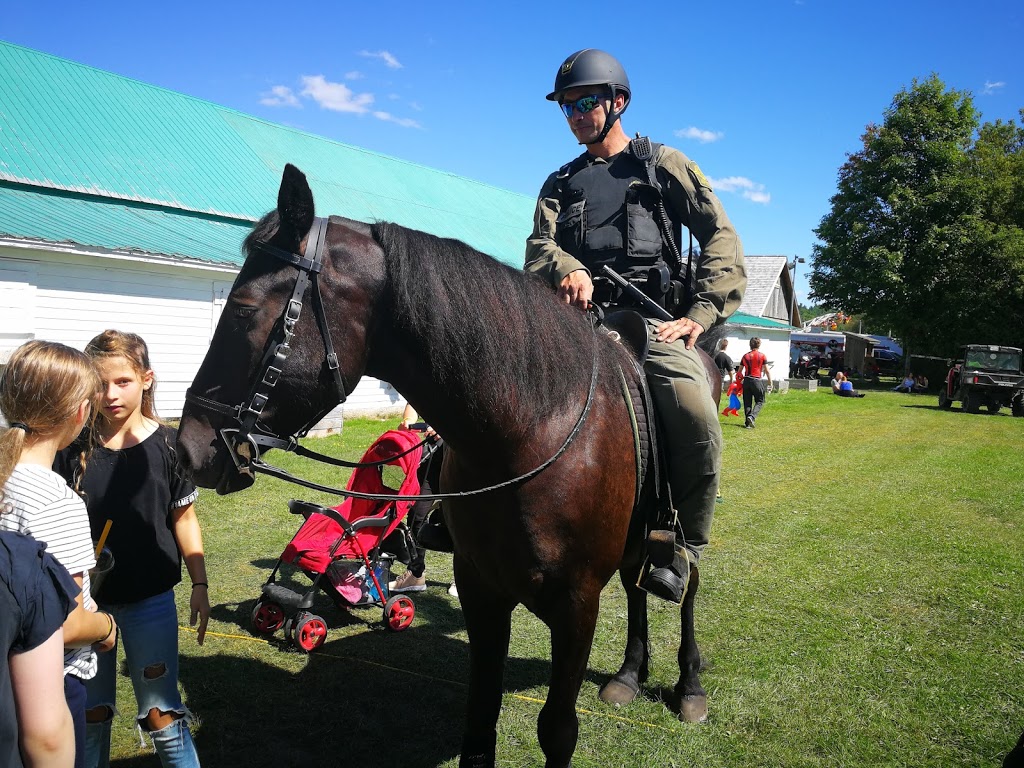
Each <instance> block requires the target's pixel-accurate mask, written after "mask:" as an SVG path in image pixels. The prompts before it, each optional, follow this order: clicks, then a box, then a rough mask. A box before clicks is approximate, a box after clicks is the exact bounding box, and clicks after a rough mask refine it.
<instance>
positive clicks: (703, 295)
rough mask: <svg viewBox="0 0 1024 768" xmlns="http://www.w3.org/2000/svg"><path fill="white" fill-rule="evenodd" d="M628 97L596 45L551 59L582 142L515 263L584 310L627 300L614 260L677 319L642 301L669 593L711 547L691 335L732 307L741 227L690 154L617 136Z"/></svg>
mask: <svg viewBox="0 0 1024 768" xmlns="http://www.w3.org/2000/svg"><path fill="white" fill-rule="evenodd" d="M630 97H631V91H630V87H629V79H628V78H627V77H626V72H625V70H624V69H623V68H622V65H621V64H620V63H619V62H618V61H617V60H616V59H615V58H614V57H612V56H610V55H609V54H607V53H605V52H604V51H599V50H596V49H593V48H588V49H585V50H582V51H577V52H576V53H574V54H572V55H571V56H570V57H569V58H567V59H566V60H565V61H564V62H563V63H562V65H561V66H560V67H559V68H558V73H557V75H556V76H555V87H554V90H552V91H551V93H549V94H548V95H547V98H548V100H550V101H556V102H558V104H559V106H560V107H561V108H562V112H563V113H564V115H565V119H566V121H567V122H568V125H569V129H570V130H571V131H572V133H573V135H574V136H575V137H576V139H577V141H578V142H579V143H580V144H581V145H584V146H585V147H586V151H585V152H584V153H583V154H581V155H580V156H579V157H577V158H576V159H575V160H573V161H572V162H570V163H568V164H566V165H564V166H563V167H562V168H560V169H559V170H558V171H556V172H555V173H552V174H551V175H550V176H549V177H548V179H547V181H545V182H544V186H543V187H542V188H541V191H540V196H539V198H538V200H537V210H536V214H535V216H534V228H533V233H532V234H531V235H530V238H529V239H528V240H527V243H526V265H525V268H526V270H527V271H529V272H533V273H535V274H537V275H539V276H540V277H541V278H543V279H544V280H546V281H547V282H548V283H549V284H550V285H551V287H552V288H554V289H555V290H556V291H557V292H558V296H559V298H560V299H561V300H563V301H565V302H566V303H568V304H572V305H575V306H578V307H580V308H581V309H586V307H587V305H588V302H590V301H592V300H593V301H595V302H600V303H603V304H604V305H606V306H610V307H617V306H633V302H631V301H630V300H629V298H628V295H627V296H624V295H621V294H620V293H619V292H618V291H616V290H615V286H614V284H613V283H611V282H610V281H608V280H607V279H602V278H601V274H602V268H603V267H605V266H610V267H611V268H612V269H613V270H614V271H615V272H617V273H619V274H620V275H622V276H623V277H626V278H627V279H629V280H630V281H631V282H633V283H634V284H636V285H638V286H639V287H640V288H641V289H642V290H643V292H644V293H645V294H646V295H647V296H648V297H650V298H651V299H652V300H654V301H655V302H656V303H658V304H659V305H660V306H661V307H663V308H665V309H666V310H668V312H669V313H670V314H671V316H672V317H673V318H676V319H674V320H671V321H664V320H660V319H656V318H655V317H653V316H652V314H653V313H651V312H650V311H645V310H643V309H641V310H640V311H641V313H642V314H644V315H645V317H646V319H647V325H648V332H649V336H650V340H651V344H650V352H649V354H648V358H647V361H646V363H645V364H644V370H645V372H646V374H647V379H648V382H649V383H650V390H651V395H652V398H653V400H654V404H655V410H656V411H658V413H659V418H660V419H661V423H662V426H663V429H662V438H661V439H662V442H661V445H662V446H663V449H664V450H666V452H667V454H668V456H667V462H666V466H667V469H668V475H669V478H668V479H669V487H670V491H671V499H672V507H674V510H673V509H672V508H669V509H667V511H666V513H663V514H662V516H661V517H662V518H663V519H661V520H659V521H658V522H657V524H655V525H654V526H653V527H654V528H655V530H653V531H652V532H651V535H650V536H649V537H648V553H649V555H650V561H651V564H652V566H654V567H653V568H652V570H651V571H650V572H649V574H648V575H647V577H646V578H645V581H644V583H643V584H642V585H641V586H643V588H644V589H646V590H647V591H648V592H650V593H652V594H654V595H657V596H658V597H662V598H664V599H666V600H671V601H672V602H676V603H678V602H681V601H682V598H683V596H684V595H685V593H686V586H687V583H688V580H689V575H690V568H691V566H693V565H696V563H697V561H698V560H699V558H700V555H701V552H702V551H703V549H704V547H705V546H707V543H708V536H709V534H710V531H711V520H712V517H713V515H714V509H715V496H716V494H717V491H718V473H719V467H720V463H721V451H722V433H721V428H720V427H719V424H718V412H717V409H716V407H715V403H714V401H713V400H712V398H711V392H710V390H709V387H708V383H707V379H706V376H705V370H704V365H703V363H702V362H701V359H700V358H699V357H698V354H697V351H696V350H695V349H694V345H695V344H696V342H697V337H698V336H700V334H701V333H703V332H704V331H705V330H707V329H709V328H711V327H713V326H714V325H717V324H718V323H721V322H723V321H724V320H725V319H726V318H727V317H729V315H731V314H732V313H733V312H734V311H735V310H736V308H737V307H738V306H739V304H740V301H741V300H742V298H743V291H744V289H745V287H746V283H747V278H746V268H745V267H744V262H743V249H742V246H741V244H740V240H739V237H738V236H737V234H736V231H735V230H734V229H733V226H732V224H731V223H730V221H729V218H728V216H726V214H725V211H724V210H723V208H722V204H721V202H720V201H719V200H718V198H717V197H716V196H715V193H714V192H712V190H711V185H710V184H709V183H708V180H707V178H705V176H704V174H703V173H701V170H700V169H699V168H698V167H697V164H696V163H694V162H693V161H691V160H690V159H689V158H687V157H686V156H685V155H684V154H682V153H681V152H679V151H677V150H675V149H672V148H670V147H666V146H664V145H659V144H652V143H651V142H650V141H649V140H648V139H646V138H640V137H639V136H638V137H637V138H636V139H634V140H632V141H631V140H630V139H629V138H628V137H627V136H626V133H625V131H624V130H623V128H622V121H621V117H622V113H623V112H625V111H626V107H628V106H629V102H630ZM683 226H686V227H687V228H688V229H689V231H690V236H691V248H690V254H692V253H693V251H692V238H696V240H697V242H698V243H699V244H700V252H699V254H698V255H697V256H696V257H691V258H688V259H686V260H684V257H683V255H682V254H681V253H680V249H679V245H678V244H679V243H681V236H682V227H683ZM595 282H596V285H595ZM676 511H677V512H676ZM676 515H678V518H676ZM666 518H667V519H666ZM680 529H681V530H680ZM670 531H671V532H674V535H673V533H669V532H670Z"/></svg>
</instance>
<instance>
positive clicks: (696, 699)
mask: <svg viewBox="0 0 1024 768" xmlns="http://www.w3.org/2000/svg"><path fill="white" fill-rule="evenodd" d="M679 719H680V720H682V721H683V722H684V723H706V722H707V721H708V697H707V696H705V695H701V694H693V695H690V696H683V697H681V698H680V699H679Z"/></svg>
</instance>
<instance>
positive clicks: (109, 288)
mask: <svg viewBox="0 0 1024 768" xmlns="http://www.w3.org/2000/svg"><path fill="white" fill-rule="evenodd" d="M233 280H234V274H233V273H230V272H223V271H217V270H213V269H201V268H195V267H186V266H177V265H173V264H166V265H165V264H153V263H148V262H142V261H128V260H117V259H113V258H109V257H102V256H98V255H89V254H80V253H65V252H51V251H46V250H38V251H37V250H28V249H21V248H17V249H15V248H0V302H2V303H0V362H2V360H3V359H6V356H7V355H9V354H10V351H11V350H13V349H14V348H16V347H17V346H18V345H19V344H21V343H23V342H24V341H26V340H28V339H32V338H38V339H48V340H52V341H59V342H62V343H64V344H68V345H69V346H72V347H76V348H78V349H82V348H83V347H84V346H85V345H86V343H88V341H89V339H91V338H92V337H93V336H95V335H96V334H97V333H99V332H101V331H103V330H105V329H107V328H116V329H118V330H126V331H132V332H134V333H137V334H139V335H140V336H142V338H144V339H145V340H146V343H147V344H148V345H149V351H150V357H151V358H152V364H153V370H154V371H155V372H156V375H157V382H158V386H157V401H156V405H157V410H158V411H159V413H160V415H161V416H163V417H165V418H176V417H178V416H180V415H181V410H182V406H183V404H184V398H185V390H186V389H187V388H188V386H189V385H190V384H191V383H192V379H193V378H194V377H195V374H196V372H197V371H198V370H199V366H200V364H201V363H202V361H203V358H204V357H205V356H206V350H207V348H208V347H209V344H210V339H211V338H212V336H213V330H214V328H215V327H216V325H217V320H218V318H219V317H220V312H221V309H222V308H223V306H224V299H225V298H226V297H227V294H228V292H229V291H230V289H231V283H232V281H233ZM403 404H404V401H403V400H402V398H401V396H400V395H399V394H398V393H397V392H396V391H395V390H394V389H393V388H392V387H390V386H389V385H387V384H384V383H382V382H379V381H377V380H376V379H371V378H364V379H363V380H362V381H360V383H359V385H358V386H357V387H356V390H355V391H354V392H353V393H352V395H351V396H350V398H349V401H348V403H346V405H345V406H344V407H343V408H340V409H338V412H339V413H340V412H341V411H342V410H343V411H344V413H345V414H346V415H357V414H363V413H367V414H370V413H381V412H390V411H397V410H399V409H400V408H401V406H402V405H403ZM328 418H331V417H328ZM325 421H327V420H326V419H325ZM324 426H325V428H331V429H338V428H340V421H339V420H338V418H337V417H335V418H334V419H332V421H331V423H330V424H327V425H324Z"/></svg>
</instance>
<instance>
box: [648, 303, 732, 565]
mask: <svg viewBox="0 0 1024 768" xmlns="http://www.w3.org/2000/svg"><path fill="white" fill-rule="evenodd" d="M661 322H662V321H660V320H651V319H648V320H647V325H648V328H649V330H650V331H651V348H650V352H649V353H648V355H647V362H646V363H645V364H644V371H645V372H646V374H647V381H648V382H649V384H650V387H651V397H652V399H653V401H654V409H655V411H657V413H658V419H659V421H660V423H661V425H662V427H663V429H662V432H661V442H660V443H659V446H660V449H661V450H662V452H664V453H665V455H666V462H665V465H666V466H667V467H668V481H669V486H670V487H671V489H672V505H673V506H674V507H675V509H676V513H677V515H678V521H679V526H680V527H681V529H682V533H683V536H684V537H685V539H686V548H687V549H688V550H689V551H690V553H691V554H692V555H693V556H694V559H695V560H696V559H699V558H700V555H701V553H702V552H703V551H704V547H706V546H707V544H708V537H709V536H710V534H711V521H712V519H713V518H714V515H715V497H716V496H717V495H718V473H719V469H720V468H721V462H722V428H721V426H720V425H719V423H718V408H717V407H716V406H715V402H714V401H713V400H712V399H711V389H710V387H709V386H708V381H707V373H706V371H705V369H704V364H703V363H702V362H701V359H700V357H699V356H698V354H697V350H696V348H694V349H690V350H688V349H687V348H686V344H685V341H684V340H683V339H677V340H676V341H674V342H672V343H671V344H666V343H664V342H660V341H657V340H656V339H655V336H654V329H655V328H656V327H657V326H659V325H661Z"/></svg>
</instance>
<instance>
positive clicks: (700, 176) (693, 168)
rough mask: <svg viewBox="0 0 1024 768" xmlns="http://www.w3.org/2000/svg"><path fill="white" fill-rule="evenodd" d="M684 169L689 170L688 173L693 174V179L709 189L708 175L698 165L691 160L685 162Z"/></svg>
mask: <svg viewBox="0 0 1024 768" xmlns="http://www.w3.org/2000/svg"><path fill="white" fill-rule="evenodd" d="M686 170H688V171H689V172H690V175H691V176H693V180H694V181H695V182H697V183H698V184H699V185H700V186H702V187H706V188H707V189H711V182H710V181H708V177H707V176H705V175H704V172H703V171H702V170H701V169H700V166H699V165H697V164H696V163H695V162H693V161H692V160H691V161H690V162H689V163H687V164H686Z"/></svg>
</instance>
